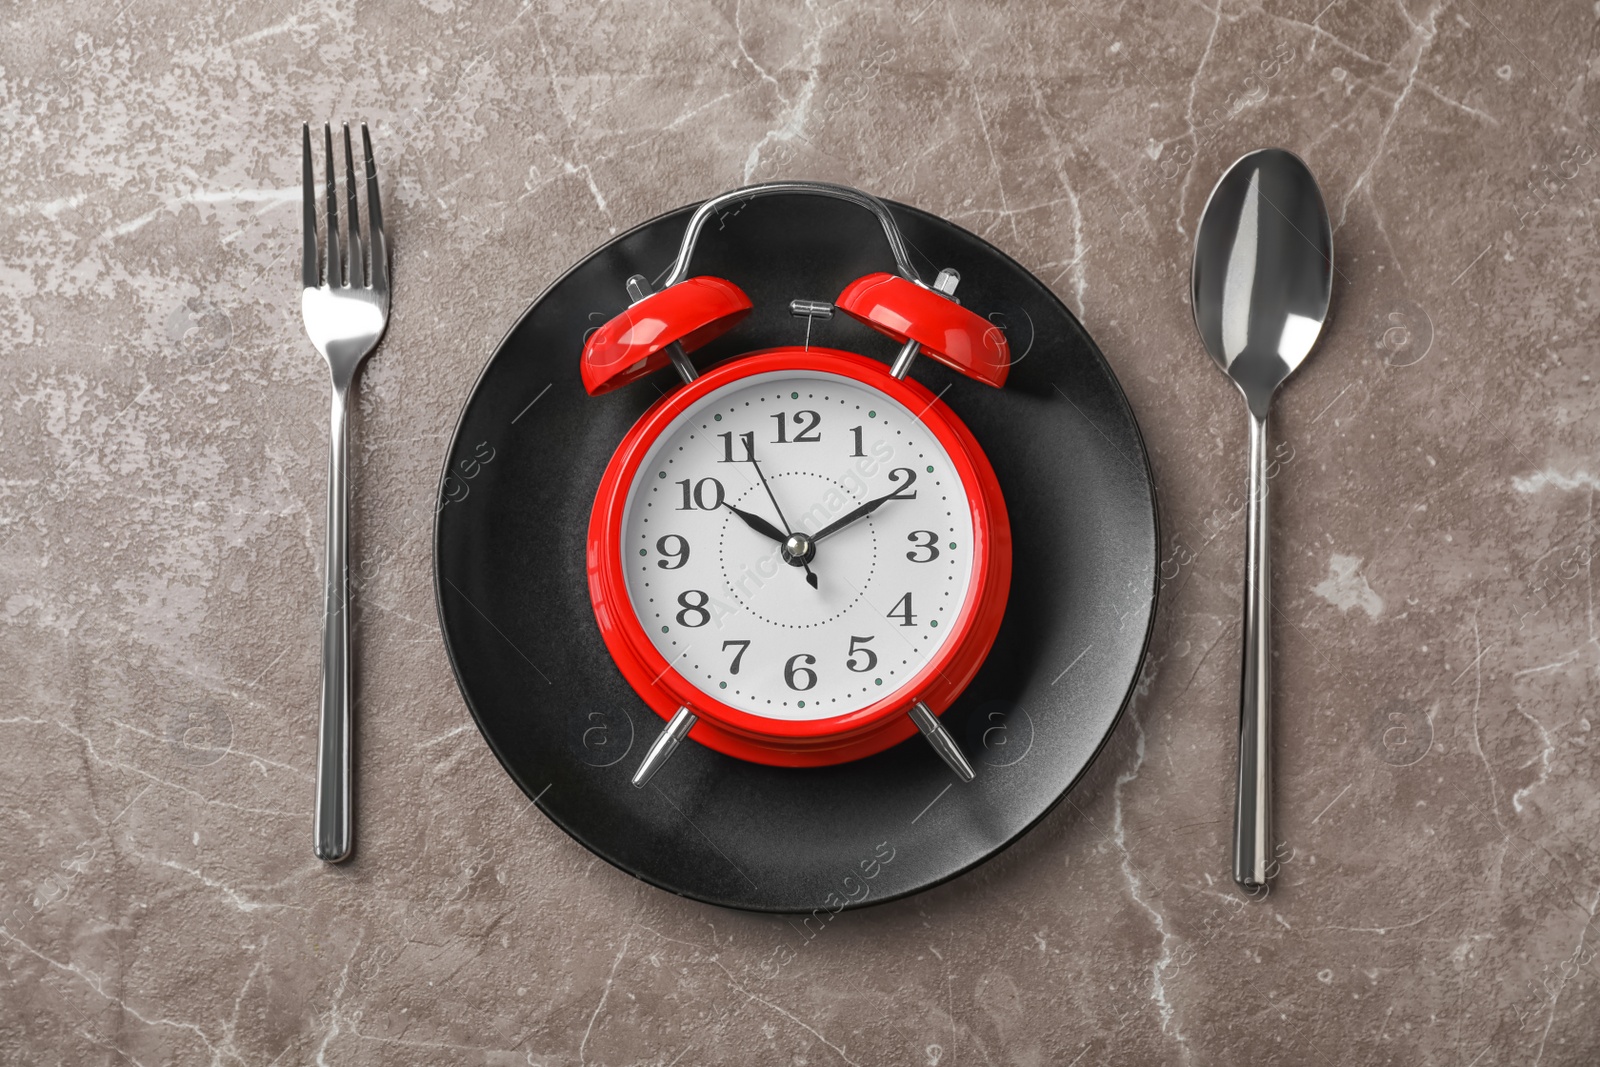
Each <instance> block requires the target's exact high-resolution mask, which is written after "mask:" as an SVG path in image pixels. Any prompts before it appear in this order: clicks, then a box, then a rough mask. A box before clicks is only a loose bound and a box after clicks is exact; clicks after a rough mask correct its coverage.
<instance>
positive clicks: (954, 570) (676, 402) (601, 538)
mask: <svg viewBox="0 0 1600 1067" xmlns="http://www.w3.org/2000/svg"><path fill="white" fill-rule="evenodd" d="M779 193H790V194H792V193H805V194H815V195H822V196H830V197H836V198H839V199H842V200H846V201H848V202H850V203H852V204H856V205H859V206H860V207H862V208H865V209H866V210H868V211H870V212H872V214H873V215H874V216H875V217H876V218H877V219H878V221H879V223H880V224H881V225H882V227H883V232H884V235H885V236H886V237H887V238H888V243H889V248H890V251H891V253H892V256H893V259H894V262H895V271H894V272H893V273H880V274H871V275H868V276H867V277H864V278H861V279H858V280H857V281H855V282H852V283H851V284H850V285H848V286H846V287H845V289H844V291H843V292H842V293H840V294H839V297H838V300H837V301H836V302H835V304H834V305H827V304H819V303H813V302H807V301H796V302H795V304H794V305H792V309H793V310H794V311H795V313H796V314H809V315H813V316H820V317H827V316H829V315H831V314H832V312H833V309H834V308H835V307H836V308H837V309H838V310H839V311H842V312H844V313H845V314H847V315H850V316H851V317H853V318H856V319H858V320H860V321H861V322H864V323H866V324H867V325H869V326H872V327H873V328H875V329H877V330H879V331H881V332H882V333H885V334H887V335H888V336H890V337H893V338H894V339H895V340H896V341H899V342H901V344H902V346H903V347H902V348H901V350H900V353H899V356H898V357H897V358H896V359H895V361H894V363H893V364H892V365H891V366H886V365H884V364H883V363H881V362H879V361H877V360H874V359H869V358H867V357H866V356H862V355H858V354H856V353H853V352H844V351H839V350H836V349H829V348H818V347H814V346H808V347H805V348H801V347H779V348H767V349H763V350H760V351H756V352H751V353H748V354H746V355H743V356H739V357H737V358H733V359H728V360H725V361H723V362H721V363H718V364H717V365H715V366H714V367H711V368H710V369H708V370H707V371H706V372H705V373H703V374H702V373H699V372H697V371H696V369H695V367H694V366H693V364H692V363H691V362H690V361H689V353H690V352H693V351H694V350H695V349H697V348H699V347H700V346H702V345H704V344H706V343H707V342H709V341H711V340H712V339H714V338H716V337H717V336H719V335H721V334H722V333H724V332H726V331H727V330H729V329H731V328H732V327H733V326H734V325H735V324H736V323H737V322H738V321H739V320H740V319H741V318H743V317H744V315H746V314H747V313H748V312H749V311H750V308H751V303H750V300H749V298H748V297H746V296H745V294H744V293H743V292H742V291H741V290H740V289H739V287H738V286H737V285H735V284H734V283H733V282H731V281H727V280H725V279H722V278H712V277H689V276H688V272H689V261H690V258H691V257H692V256H693V254H694V249H695V244H696V242H697V240H698V238H699V236H700V231H701V229H702V228H703V226H704V225H705V222H706V220H707V219H708V218H710V217H711V216H712V215H713V214H714V213H715V212H717V211H718V210H719V209H721V208H723V207H725V206H726V205H728V204H729V203H731V202H733V201H737V200H744V199H748V198H752V197H758V196H767V195H773V194H779ZM959 280H960V279H959V276H958V275H957V274H956V273H955V272H954V271H952V270H945V271H942V272H940V274H939V276H938V278H937V279H936V280H935V281H934V283H933V284H932V286H929V285H926V284H924V283H923V282H922V281H921V279H920V278H919V277H918V276H917V272H916V271H915V270H914V269H913V268H912V267H911V265H910V262H909V257H908V256H907V254H906V249H905V242H904V240H903V238H902V237H901V235H900V231H899V228H898V227H897V226H896V225H895V222H894V219H893V218H892V217H891V216H890V214H889V212H888V210H887V208H885V207H884V205H883V204H882V203H881V202H880V201H879V200H877V199H876V198H875V197H872V196H869V195H868V194H866V193H863V192H860V191H858V190H855V189H850V188H847V187H844V186H837V185H827V184H823V183H815V182H772V183H768V184H765V185H757V186H751V187H749V188H745V189H738V190H735V191H733V192H730V193H725V194H723V195H722V196H718V197H715V198H713V199H711V200H708V201H706V202H705V203H704V204H702V205H700V207H699V208H698V209H697V210H696V211H695V212H694V214H693V216H692V217H691V218H690V219H689V223H688V227H687V229H686V230H685V232H684V236H683V242H682V245H681V246H680V248H679V251H678V256H677V260H676V262H675V263H674V264H673V265H672V268H671V270H670V271H669V272H668V275H667V277H666V279H665V282H664V284H663V286H662V288H661V289H660V291H658V292H650V291H649V286H648V284H647V283H646V282H645V280H644V279H643V278H642V277H640V276H635V277H633V278H630V279H628V280H627V285H626V287H627V292H628V295H629V297H630V298H631V299H632V303H631V305H630V306H629V307H628V308H627V309H626V310H625V311H623V312H622V313H621V314H619V315H618V316H617V317H616V318H614V319H612V320H611V321H610V322H608V323H606V324H605V325H604V326H602V327H601V328H600V329H599V330H597V331H595V332H594V333H593V334H592V335H591V336H590V337H589V338H588V340H587V342H586V343H585V345H584V349H583V356H582V360H583V362H582V375H583V383H584V387H585V388H586V389H587V390H588V391H589V392H590V393H591V394H598V393H603V392H606V391H608V390H611V389H615V388H617V387H619V386H622V385H624V384H626V383H628V382H631V381H633V380H635V379H637V378H640V377H643V376H645V375H648V374H651V373H653V372H655V371H657V370H661V369H663V368H665V367H666V366H667V365H668V364H671V365H672V367H673V368H674V369H675V370H676V372H677V373H678V375H679V376H680V377H681V378H682V379H683V384H682V385H680V386H679V387H678V388H677V389H676V390H674V391H673V392H671V393H669V394H668V395H666V396H665V397H663V398H662V399H661V400H659V401H658V402H657V403H656V404H654V405H653V406H652V407H651V408H650V409H649V410H648V411H646V412H645V413H644V415H643V416H642V417H641V418H640V419H639V421H638V422H637V423H635V424H634V426H633V427H632V429H630V430H629V431H628V433H627V435H626V436H625V437H624V438H623V440H622V443H621V444H620V445H619V446H618V447H617V451H616V454H615V455H614V456H613V457H612V459H611V462H610V464H609V465H608V466H607V468H606V471H605V475H604V476H603V477H602V479H601V482H600V489H599V492H598V493H597V494H596V497H595V503H594V510H593V513H592V516H591V518H590V523H589V535H588V561H587V566H588V577H589V593H590V596H591V598H592V600H593V602H594V611H595V618H596V621H597V622H598V623H599V626H600V632H601V634H602V636H603V637H604V640H605V643H606V648H607V649H608V651H609V652H610V653H611V656H612V657H613V658H614V659H615V660H616V663H617V666H618V667H619V668H620V669H621V671H622V673H623V675H624V676H625V677H626V678H627V679H628V682H629V683H630V684H631V685H632V686H633V688H634V690H635V691H636V692H637V693H638V694H639V696H640V697H641V698H642V699H643V700H644V702H645V703H646V704H648V705H649V706H650V707H651V708H653V709H654V710H655V712H656V713H657V714H658V715H660V716H661V717H662V718H663V719H664V720H666V721H667V726H666V728H665V729H664V730H663V731H662V732H661V734H660V735H659V736H658V737H657V738H656V740H655V742H654V743H653V744H652V745H651V747H650V750H649V752H648V753H647V754H646V756H645V758H644V761H643V763H642V764H641V765H640V767H639V769H638V771H637V773H636V774H635V775H634V779H633V782H634V784H635V785H639V786H642V785H643V784H644V783H645V782H646V781H648V780H649V778H650V777H651V775H653V774H654V773H655V772H656V771H657V770H658V769H659V768H660V767H661V766H662V764H663V763H664V762H665V761H666V760H667V758H668V757H669V756H670V755H671V753H672V751H673V750H674V749H675V748H676V747H677V745H678V744H679V743H680V742H681V741H682V739H683V738H685V737H688V738H690V739H691V740H694V741H696V742H698V743H700V744H703V745H707V746H709V747H711V748H713V749H716V750H717V751H719V752H722V753H725V754H727V755H730V756H735V757H738V758H741V759H746V760H753V761H756V762H760V763H768V764H777V765H782V766H791V767H807V766H822V765H826V764H833V763H841V762H844V761H847V760H853V759H859V758H861V757H863V756H868V755H871V754H873V753H875V752H880V751H882V750H883V749H885V748H888V747H889V746H891V745H894V744H896V743H897V742H899V741H902V740H904V739H905V738H907V737H909V736H911V735H912V734H914V733H916V732H918V731H920V732H921V733H922V734H923V735H924V736H925V737H927V739H928V740H929V742H931V743H932V745H933V747H934V748H935V750H936V751H937V752H938V753H939V755H940V756H941V757H943V758H944V760H945V761H946V762H947V763H948V764H949V765H950V767H951V768H952V769H953V770H954V771H955V773H956V774H957V775H958V776H959V777H960V778H961V779H962V780H963V781H968V780H971V778H972V777H973V771H972V767H971V765H970V764H969V763H968V761H967V759H966V758H965V756H964V755H963V754H962V752H961V749H960V747H959V746H958V745H957V744H956V743H955V741H954V740H953V739H952V738H951V737H950V735H949V734H948V733H947V732H946V731H945V729H944V728H943V726H941V725H940V722H939V716H940V715H941V714H942V713H943V712H944V711H945V709H947V708H948V707H949V706H950V705H951V703H952V702H953V701H954V700H955V699H956V697H957V696H959V695H960V693H961V691H962V690H963V689H964V688H965V687H966V685H967V683H968V682H969V681H971V679H972V677H973V675H974V674H976V673H977V670H978V668H979V667H980V666H981V665H982V663H983V660H984V657H985V656H987V655H988V652H989V649H990V647H991V646H992V645H993V643H994V639H995V634H996V633H997V632H998V630H999V628H1000V620H1001V617H1002V615H1003V614H1004V612H1005V606H1006V597H1007V593H1008V590H1009V587H1010V582H1011V532H1010V526H1009V524H1008V522H1007V518H1006V507H1005V501H1004V500H1003V499H1002V497H1001V493H1000V487H999V485H998V484H997V483H996V481H995V476H994V471H993V470H992V468H991V467H990V465H989V461H988V460H987V458H985V456H984V454H983V450H982V449H981V448H980V447H979V445H978V442H977V441H976V440H975V439H974V438H973V436H972V434H971V433H970V432H969V431H968V430H967V428H966V427H965V426H964V425H963V424H962V422H961V420H960V419H958V418H957V417H956V415H955V413H954V412H952V411H951V410H950V409H949V407H947V406H946V405H945V404H944V403H943V402H942V401H941V400H940V399H939V398H938V397H936V396H934V394H933V393H932V392H931V391H930V390H928V389H927V388H925V387H924V386H922V385H920V384H919V383H917V382H916V381H914V380H912V379H910V378H909V377H907V372H908V371H909V370H910V368H911V365H912V362H913V360H914V359H915V357H916V356H917V355H918V354H919V353H921V354H924V355H927V356H930V357H932V358H934V359H936V360H939V361H940V362H942V363H944V364H946V365H948V366H950V367H952V368H954V369H955V370H957V371H960V372H961V373H963V374H965V375H968V376H969V377H972V378H976V379H977V380H979V381H981V382H985V383H987V384H989V385H993V386H996V387H999V386H1001V385H1003V384H1004V383H1005V379H1006V372H1007V369H1008V367H1009V363H1010V353H1009V350H1008V349H1007V346H1006V342H1005V338H1004V335H1003V334H1002V333H1001V331H999V330H998V329H995V328H994V327H993V326H992V325H991V324H990V323H989V322H988V321H987V320H985V319H983V318H982V317H981V316H979V315H977V314H975V313H973V312H972V311H969V310H967V309H966V308H963V307H962V306H961V305H960V304H959V303H957V302H956V300H955V299H954V292H955V289H956V285H957V283H958V281H959Z"/></svg>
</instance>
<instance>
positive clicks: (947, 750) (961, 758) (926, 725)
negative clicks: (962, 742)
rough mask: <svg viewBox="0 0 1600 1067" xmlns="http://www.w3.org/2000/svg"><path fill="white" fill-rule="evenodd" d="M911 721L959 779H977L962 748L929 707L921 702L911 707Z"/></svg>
mask: <svg viewBox="0 0 1600 1067" xmlns="http://www.w3.org/2000/svg"><path fill="white" fill-rule="evenodd" d="M911 721H912V722H914V723H916V724H917V729H919V730H921V731H922V736H923V737H926V738H927V739H928V744H930V745H932V746H933V750H934V751H935V752H937V753H939V757H940V758H941V759H943V760H944V761H945V762H946V763H948V764H949V765H950V769H951V770H952V771H955V772H956V777H957V778H960V779H961V780H962V781H963V782H970V781H972V780H973V779H974V778H976V777H977V775H976V774H975V773H974V772H973V770H972V764H970V763H968V762H967V757H966V755H965V754H964V753H962V751H961V746H959V745H957V744H956V740H955V738H953V737H951V736H950V731H948V730H946V729H945V728H944V724H943V723H941V722H940V721H939V716H937V715H935V714H934V713H933V712H931V711H929V710H928V705H926V704H924V703H923V702H922V701H920V700H919V701H917V702H916V703H915V704H913V705H911Z"/></svg>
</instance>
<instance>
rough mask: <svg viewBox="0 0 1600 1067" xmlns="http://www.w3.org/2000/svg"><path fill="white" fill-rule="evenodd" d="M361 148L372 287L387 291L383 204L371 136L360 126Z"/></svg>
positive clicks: (387, 254) (387, 243) (387, 245)
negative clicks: (365, 160) (363, 157)
mask: <svg viewBox="0 0 1600 1067" xmlns="http://www.w3.org/2000/svg"><path fill="white" fill-rule="evenodd" d="M361 147H362V148H363V149H364V150H365V151H366V155H367V245H368V247H370V248H371V249H372V287H373V288H374V289H381V290H383V291H385V292H387V291H388V289H389V235H388V234H386V233H385V232H384V230H383V204H382V202H381V201H380V200H379V199H378V165H377V164H376V163H374V162H373V161H372V135H371V134H370V133H368V132H367V124H366V123H365V122H363V123H362V124H361Z"/></svg>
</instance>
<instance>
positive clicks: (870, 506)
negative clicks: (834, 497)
mask: <svg viewBox="0 0 1600 1067" xmlns="http://www.w3.org/2000/svg"><path fill="white" fill-rule="evenodd" d="M901 473H904V474H905V476H906V484H905V485H902V486H900V487H899V488H897V489H895V491H894V492H892V493H885V494H884V495H883V496H880V497H878V498H877V499H876V500H869V501H867V502H866V503H865V504H862V505H861V506H860V507H858V508H856V509H855V510H854V511H849V512H846V513H845V514H844V515H843V516H842V517H840V518H838V519H835V520H834V521H833V522H830V523H828V525H826V526H824V527H823V528H822V529H820V530H818V531H817V532H816V533H814V534H812V535H811V540H812V541H820V540H822V539H823V538H824V537H827V536H828V535H830V534H836V533H838V532H839V531H840V530H842V529H844V528H845V527H846V526H849V525H850V524H851V523H852V522H855V521H856V520H857V519H859V518H862V517H864V516H867V515H871V514H872V513H873V512H874V511H877V510H878V508H879V507H881V506H882V505H884V504H886V503H888V502H889V501H891V500H915V499H917V494H916V493H915V492H910V493H908V492H906V490H907V489H910V488H911V486H912V485H913V484H915V483H916V480H917V472H916V471H914V470H912V469H911V468H910V467H896V468H895V469H894V470H892V471H890V472H889V480H890V481H899V480H900V479H898V478H896V477H895V475H897V474H901Z"/></svg>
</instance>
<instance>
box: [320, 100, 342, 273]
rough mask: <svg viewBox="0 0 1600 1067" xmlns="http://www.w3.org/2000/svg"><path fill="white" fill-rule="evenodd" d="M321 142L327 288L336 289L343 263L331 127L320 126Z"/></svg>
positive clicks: (337, 170) (324, 124)
mask: <svg viewBox="0 0 1600 1067" xmlns="http://www.w3.org/2000/svg"><path fill="white" fill-rule="evenodd" d="M322 142H323V146H324V147H325V148H326V149H327V156H328V287H329V288H331V289H338V288H340V287H342V286H343V285H344V271H343V270H342V269H341V268H342V267H343V266H344V261H343V260H342V259H341V258H340V256H339V192H338V189H337V188H336V187H335V185H334V175H336V174H338V173H339V168H338V166H337V165H335V163H334V155H333V127H332V126H330V125H329V124H328V123H326V122H324V123H323V124H322Z"/></svg>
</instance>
